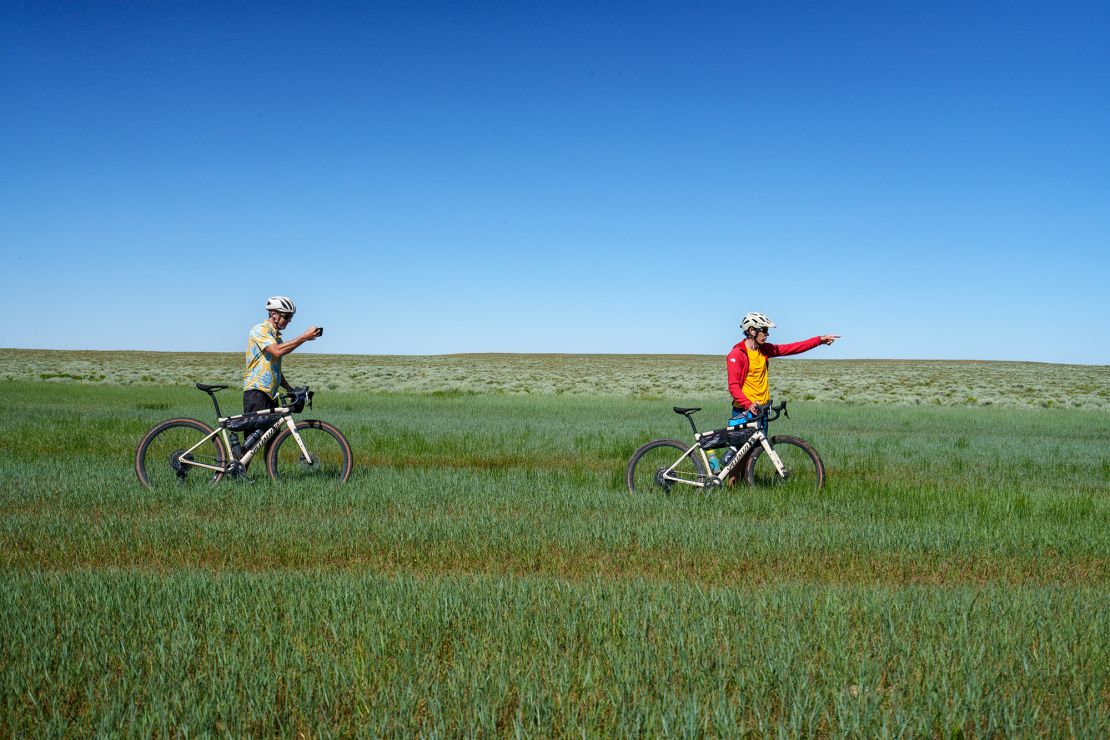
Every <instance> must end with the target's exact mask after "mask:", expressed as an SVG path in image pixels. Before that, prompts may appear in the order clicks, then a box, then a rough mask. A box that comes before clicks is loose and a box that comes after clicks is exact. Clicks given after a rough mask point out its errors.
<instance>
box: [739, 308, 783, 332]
mask: <svg viewBox="0 0 1110 740" xmlns="http://www.w3.org/2000/svg"><path fill="white" fill-rule="evenodd" d="M740 328H741V329H743V330H744V331H745V332H746V331H747V330H748V329H774V328H775V322H774V321H771V319H769V318H767V317H766V316H764V315H763V314H761V313H758V312H756V311H752V312H751V313H749V314H745V315H744V318H743V320H742V321H741V322H740Z"/></svg>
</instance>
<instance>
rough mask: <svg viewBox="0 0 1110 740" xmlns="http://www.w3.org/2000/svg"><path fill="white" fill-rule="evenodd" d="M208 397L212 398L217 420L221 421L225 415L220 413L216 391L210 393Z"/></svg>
mask: <svg viewBox="0 0 1110 740" xmlns="http://www.w3.org/2000/svg"><path fill="white" fill-rule="evenodd" d="M208 395H210V396H212V405H213V406H215V407H216V418H217V419H219V418H220V417H222V416H223V414H222V413H220V404H219V402H218V401H217V400H216V392H215V391H208Z"/></svg>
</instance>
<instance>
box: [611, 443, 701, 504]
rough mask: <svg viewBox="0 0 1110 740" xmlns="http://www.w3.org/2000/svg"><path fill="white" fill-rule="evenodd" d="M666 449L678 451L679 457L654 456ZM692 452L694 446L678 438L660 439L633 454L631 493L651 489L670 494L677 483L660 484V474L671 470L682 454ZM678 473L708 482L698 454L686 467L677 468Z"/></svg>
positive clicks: (627, 478)
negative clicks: (690, 450) (655, 453)
mask: <svg viewBox="0 0 1110 740" xmlns="http://www.w3.org/2000/svg"><path fill="white" fill-rule="evenodd" d="M664 448H666V449H671V450H675V451H676V452H677V454H674V455H670V453H667V455H650V453H651V452H652V451H653V450H661V449H664ZM688 449H690V445H688V444H683V443H682V442H679V441H678V440H677V439H656V440H653V441H651V442H648V443H647V444H645V445H643V446H642V447H640V449H638V450H636V451H635V452H633V453H632V457H631V459H629V461H628V468H627V469H626V471H625V475H624V482H625V484H626V485H627V486H628V492H629V493H647V492H648V491H651V490H661V491H662V492H663V493H669V492H670V490H671V488H672V487H673V486H674V484H673V483H671V484H667V483H665V482H663V481H660V480H659V476H658V475H657V474H658V473H659V472H660V471H662V470H665V469H666V468H668V467H670V465H671V464H673V463H674V461H675V460H676V459H678V455H680V454H682V453H683V452H686V450H688ZM649 455H650V456H649ZM668 455H669V456H668ZM676 470H677V471H678V472H679V473H681V474H685V475H693V476H697V477H698V478H699V479H704V478H705V476H706V471H705V466H704V465H702V461H701V456H700V455H698V454H697V453H695V454H693V455H690V456H689V457H687V458H686V459H685V460H684V461H683V463H682V466H680V467H679V468H676Z"/></svg>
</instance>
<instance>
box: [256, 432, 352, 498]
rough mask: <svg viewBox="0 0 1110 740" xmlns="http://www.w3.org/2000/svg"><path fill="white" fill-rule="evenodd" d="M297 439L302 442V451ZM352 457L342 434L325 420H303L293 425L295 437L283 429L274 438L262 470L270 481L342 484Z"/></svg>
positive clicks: (348, 472) (349, 467)
mask: <svg viewBox="0 0 1110 740" xmlns="http://www.w3.org/2000/svg"><path fill="white" fill-rule="evenodd" d="M297 437H300V440H301V442H302V443H304V449H303V450H302V449H301V445H300V444H298V442H297ZM306 452H307V453H308V454H307V456H306V455H305V453H306ZM353 457H354V456H353V455H352V454H351V445H350V444H349V443H348V442H347V438H346V437H344V436H343V433H342V432H340V431H339V430H338V429H336V428H335V427H333V426H332V425H331V424H328V423H327V422H325V421H317V420H315V419H306V420H305V421H299V422H297V436H296V437H294V436H293V434H292V433H291V432H290V431H289V429H288V428H286V429H285V430H283V431H282V432H281V434H279V435H278V436H277V437H275V438H274V441H273V443H272V444H271V445H270V454H269V455H268V456H267V457H266V468H267V470H268V471H269V473H270V477H271V478H273V479H274V480H283V481H310V480H316V481H330V482H335V483H346V482H347V479H348V478H350V477H351V468H352V467H353V466H354V460H353Z"/></svg>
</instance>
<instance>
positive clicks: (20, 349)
mask: <svg viewBox="0 0 1110 740" xmlns="http://www.w3.org/2000/svg"><path fill="white" fill-rule="evenodd" d="M7 351H12V352H73V353H77V352H95V353H103V354H111V353H120V352H127V353H134V354H164V355H169V354H188V355H239V354H242V353H241V352H239V351H236V350H222V351H218V350H161V349H72V348H67V349H58V348H46V347H0V352H7ZM299 354H300V355H302V356H306V355H311V356H317V357H328V356H331V357H428V358H444V357H483V356H487V357H492V356H501V357H512V356H521V357H527V356H533V357H552V356H554V357H701V358H705V357H713V358H724V357H725V355H724V354H711V353H699V352H504V351H482V352H441V353H397V352H379V353H363V352H312V351H308V352H300V353H299ZM775 359H781V360H793V361H800V362H964V363H970V362H982V363H1010V364H1024V365H1071V366H1076V367H1110V364H1107V363H1094V362H1046V361H1044V360H997V359H995V360H989V359H969V358H944V357H778V358H775Z"/></svg>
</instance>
